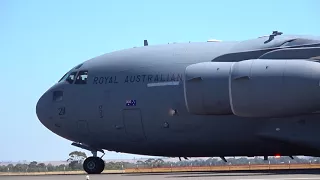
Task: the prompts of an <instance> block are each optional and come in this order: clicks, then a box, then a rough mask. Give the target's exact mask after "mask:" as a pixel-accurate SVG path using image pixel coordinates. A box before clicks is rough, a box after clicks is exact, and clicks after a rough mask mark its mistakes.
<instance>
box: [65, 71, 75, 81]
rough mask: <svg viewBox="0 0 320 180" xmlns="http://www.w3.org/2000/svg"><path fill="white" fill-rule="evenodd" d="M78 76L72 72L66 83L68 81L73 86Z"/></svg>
mask: <svg viewBox="0 0 320 180" xmlns="http://www.w3.org/2000/svg"><path fill="white" fill-rule="evenodd" d="M76 74H77V72H72V73H71V74H70V75H69V76H68V78H67V79H66V81H67V82H68V83H69V84H72V83H73V81H74V79H75V77H76Z"/></svg>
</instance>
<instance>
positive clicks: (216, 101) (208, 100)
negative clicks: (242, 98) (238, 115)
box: [184, 62, 234, 115]
mask: <svg viewBox="0 0 320 180" xmlns="http://www.w3.org/2000/svg"><path fill="white" fill-rule="evenodd" d="M232 64H234V62H204V63H198V64H193V65H190V66H188V67H187V68H186V71H185V76H186V77H185V78H184V81H185V82H184V86H185V100H186V105H187V108H188V110H189V112H190V113H193V114H216V115H225V114H232V110H231V106H230V98H229V76H230V70H231V66H232Z"/></svg>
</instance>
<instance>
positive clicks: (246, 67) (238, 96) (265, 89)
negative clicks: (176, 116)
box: [184, 59, 320, 117]
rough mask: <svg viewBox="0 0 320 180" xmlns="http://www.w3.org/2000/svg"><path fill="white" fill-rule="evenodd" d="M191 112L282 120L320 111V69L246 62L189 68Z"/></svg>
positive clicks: (291, 62) (313, 64)
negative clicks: (283, 117)
mask: <svg viewBox="0 0 320 180" xmlns="http://www.w3.org/2000/svg"><path fill="white" fill-rule="evenodd" d="M185 76H186V77H185V83H184V85H185V100H186V104H187V108H188V110H189V112H190V113H193V114H202V115H205V114H206V115H223V114H232V113H233V114H235V115H237V116H241V117H282V116H293V115H299V114H304V113H312V112H314V111H318V110H320V86H319V85H320V84H319V82H320V81H319V80H320V64H319V63H317V62H312V61H307V60H303V59H302V60H272V59H265V60H245V61H240V62H205V63H198V64H193V65H190V66H188V67H187V68H186V74H185Z"/></svg>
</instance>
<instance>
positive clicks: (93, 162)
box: [83, 157, 105, 174]
mask: <svg viewBox="0 0 320 180" xmlns="http://www.w3.org/2000/svg"><path fill="white" fill-rule="evenodd" d="M104 167H105V164H104V161H103V160H102V159H101V158H99V157H88V158H87V159H86V160H85V161H84V162H83V169H84V171H86V173H88V174H101V173H102V171H103V170H104Z"/></svg>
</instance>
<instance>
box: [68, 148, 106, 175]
mask: <svg viewBox="0 0 320 180" xmlns="http://www.w3.org/2000/svg"><path fill="white" fill-rule="evenodd" d="M72 145H73V146H76V147H79V148H82V149H86V150H88V151H91V153H92V156H90V157H88V158H87V159H85V160H84V162H83V169H84V170H85V171H86V173H88V174H101V173H102V171H103V170H104V167H105V164H104V160H103V159H102V157H103V156H104V151H103V150H102V149H95V148H92V147H89V146H87V145H84V144H80V143H72ZM97 151H99V152H101V153H103V155H102V156H101V157H98V156H97Z"/></svg>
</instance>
